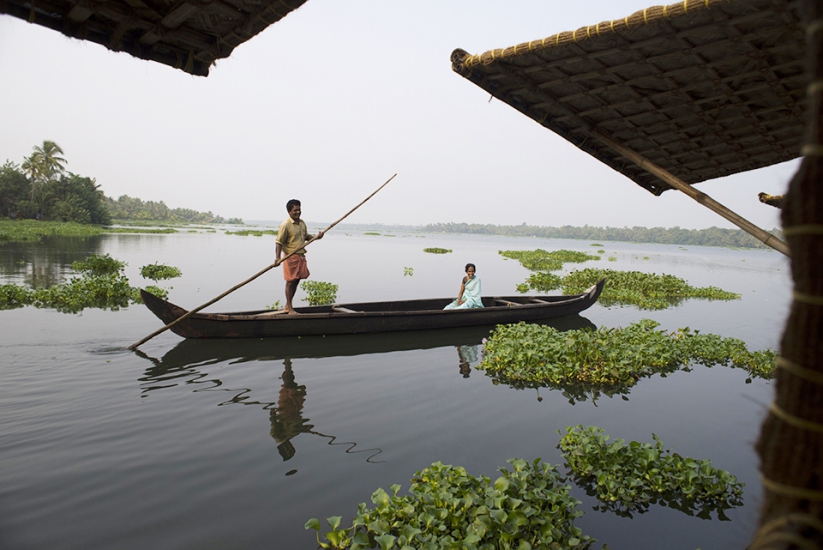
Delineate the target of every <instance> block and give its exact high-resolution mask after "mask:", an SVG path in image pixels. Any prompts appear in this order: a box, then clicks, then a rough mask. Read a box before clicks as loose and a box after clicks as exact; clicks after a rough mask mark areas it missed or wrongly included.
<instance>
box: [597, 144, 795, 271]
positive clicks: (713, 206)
mask: <svg viewBox="0 0 823 550" xmlns="http://www.w3.org/2000/svg"><path fill="white" fill-rule="evenodd" d="M591 134H592V136H594V137H595V138H597V139H598V140H599V141H600V142H602V143H604V144H606V145H608V146H609V147H611V148H612V149H614V150H615V151H617V152H618V153H620V154H621V155H623V156H624V157H626V158H627V159H629V160H631V161H632V162H634V163H635V164H637V165H638V166H640V168H642V169H644V170H646V171H647V172H649V173H650V174H654V175H655V176H657V177H658V178H660V179H662V180H663V181H665V182H666V183H668V184H669V185H671V186H672V187H674V188H675V189H677V190H679V191H682V192H683V193H685V194H687V195H688V196H690V197H691V198H693V199H694V200H696V201H697V202H699V203H700V204H702V205H703V206H705V207H707V208H708V209H709V210H712V211H714V212H716V213H718V214H720V215H721V216H723V217H724V218H726V219H727V220H729V221H730V222H732V223H733V224H735V225H736V226H737V227H739V228H740V229H742V230H743V231H745V232H746V233H749V234H750V235H752V236H753V237H754V238H756V239H757V240H759V241H761V242H762V243H763V244H765V245H767V246H770V247H772V248H774V249H775V250H777V251H778V252H782V253H783V254H785V255H786V256H789V245H787V244H786V243H785V242H784V241H781V240H780V239H778V238H777V237H775V236H774V235H772V234H771V233H769V232H768V231H765V230H763V229H761V228H759V227H757V226H756V225H754V224H753V223H752V222H750V221H749V220H747V219H745V218H743V217H741V216H739V215H738V214H736V213H734V212H732V211H731V210H729V209H728V208H726V207H725V206H723V205H722V204H720V203H719V202H717V201H716V200H714V199H713V198H711V197H710V196H708V195H707V194H706V193H703V192H702V191H698V190H697V189H695V188H694V187H692V186H691V185H689V184H688V183H686V182H685V181H683V180H681V179H680V178H678V177H677V176H675V175H674V174H672V173H671V172H667V171H666V170H664V169H663V168H661V167H659V166H657V165H656V164H655V163H653V162H652V161H650V160H649V159H647V158H646V157H644V156H643V155H641V154H640V153H637V152H636V151H633V150H631V149H629V148H628V147H624V146H623V145H621V144H619V143H617V142H616V141H614V140H613V139H612V138H610V137H609V136H607V135H605V134H603V133H601V132H599V131H597V130H592V131H591Z"/></svg>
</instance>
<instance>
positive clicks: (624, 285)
mask: <svg viewBox="0 0 823 550" xmlns="http://www.w3.org/2000/svg"><path fill="white" fill-rule="evenodd" d="M604 277H605V278H606V286H605V287H604V289H603V293H602V294H601V295H600V299H599V301H600V303H601V304H602V305H604V306H611V305H626V304H632V305H635V306H637V307H638V308H639V309H666V308H668V307H670V306H674V305H678V304H680V303H682V302H683V301H685V300H686V299H688V298H701V299H704V300H739V299H740V295H739V294H735V293H733V292H727V291H725V290H721V289H719V288H717V287H713V286H709V287H693V286H690V285H689V284H688V283H687V282H686V281H685V279H681V278H680V277H675V276H674V275H666V274H661V275H657V274H656V273H642V272H640V271H615V270H612V269H593V268H588V269H582V270H580V271H573V272H572V273H569V274H568V275H566V276H565V277H564V278H563V286H562V288H563V294H578V293H580V292H583V291H585V290H586V289H587V288H589V287H591V286H592V285H594V284H596V283H597V281H599V280H600V279H602V278H604Z"/></svg>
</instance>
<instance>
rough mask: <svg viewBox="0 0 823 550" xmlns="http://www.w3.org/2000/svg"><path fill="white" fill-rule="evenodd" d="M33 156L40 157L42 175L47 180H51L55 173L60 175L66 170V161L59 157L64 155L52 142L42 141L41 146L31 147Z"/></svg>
mask: <svg viewBox="0 0 823 550" xmlns="http://www.w3.org/2000/svg"><path fill="white" fill-rule="evenodd" d="M33 150H34V154H35V155H37V156H38V157H40V159H41V161H42V167H43V172H44V173H43V175H44V176H45V177H46V179H47V180H51V179H52V176H54V175H55V174H56V173H62V172H64V171H65V170H66V169H65V168H64V167H63V165H64V164H68V161H67V160H66V159H64V158H63V157H61V156H59V155H63V154H65V153H64V152H63V149H61V148H60V146H59V145H57V144H56V143H54V142H53V141H48V140H46V141H44V142H43V145H35V146H34V147H33Z"/></svg>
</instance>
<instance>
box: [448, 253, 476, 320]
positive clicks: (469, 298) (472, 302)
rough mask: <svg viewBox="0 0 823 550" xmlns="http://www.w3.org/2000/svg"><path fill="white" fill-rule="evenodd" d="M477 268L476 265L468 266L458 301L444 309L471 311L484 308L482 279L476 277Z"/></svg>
mask: <svg viewBox="0 0 823 550" xmlns="http://www.w3.org/2000/svg"><path fill="white" fill-rule="evenodd" d="M476 272H477V268H476V267H475V266H474V264H466V276H465V277H463V282H462V283H460V293H459V294H458V295H457V300H455V301H453V302H452V303H450V304H449V305H447V306H446V307H444V308H443V309H469V308H475V307H483V300H482V298H481V297H480V277H478V276H477V275H475V273H476Z"/></svg>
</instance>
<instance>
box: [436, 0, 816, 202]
mask: <svg viewBox="0 0 823 550" xmlns="http://www.w3.org/2000/svg"><path fill="white" fill-rule="evenodd" d="M799 6H800V2H799V0H789V1H787V0H686V1H684V2H679V3H677V4H672V5H669V6H654V7H651V8H647V9H645V10H643V11H639V12H637V13H634V14H633V15H630V16H628V17H626V18H624V19H619V20H614V21H606V22H603V23H600V24H597V25H592V26H589V27H582V28H580V29H577V30H576V31H572V32H562V33H560V34H556V35H553V36H549V37H547V38H544V39H539V40H532V41H530V42H524V43H522V44H518V45H516V46H513V47H509V48H505V49H497V50H490V51H487V52H485V53H483V54H479V55H470V54H468V53H466V52H465V51H463V50H459V49H458V50H455V51H454V52H453V53H452V67H453V69H454V71H456V72H457V73H459V74H460V75H462V76H463V77H465V78H467V79H469V80H471V81H472V82H474V83H475V84H477V85H478V86H480V87H481V88H483V89H484V90H486V91H487V92H489V93H490V94H491V95H492V96H494V97H495V98H497V99H499V100H501V101H504V102H505V103H508V104H509V105H511V106H512V107H514V108H515V109H517V110H518V111H520V112H521V113H523V114H525V115H526V116H528V117H530V118H532V119H534V120H535V121H537V122H538V123H540V124H542V125H543V126H545V127H546V128H549V129H550V130H552V131H554V132H555V133H557V134H559V135H560V136H562V137H563V138H565V139H567V140H568V141H570V142H571V143H573V144H574V145H576V146H578V147H579V148H581V149H582V150H584V151H586V152H587V153H589V154H590V155H592V156H594V157H595V158H597V159H598V160H600V161H601V162H603V163H605V164H607V165H609V166H611V167H612V168H614V169H615V170H617V171H619V172H621V173H623V174H624V175H626V176H627V177H629V178H630V179H632V180H633V181H634V182H635V183H637V184H638V185H640V186H642V187H644V188H645V189H647V190H649V191H651V192H652V193H654V194H656V195H659V194H660V193H662V192H663V191H665V190H666V189H668V188H669V186H668V185H667V184H666V183H664V182H663V181H662V180H660V179H658V177H656V176H654V175H652V174H650V173H649V172H647V171H646V170H644V169H642V168H641V167H639V166H638V165H637V164H635V163H633V162H631V161H629V160H627V158H626V157H624V156H622V155H621V154H619V153H617V152H616V151H615V150H614V149H612V148H610V147H608V146H606V145H605V144H604V142H603V141H602V140H598V139H597V138H596V136H597V135H598V134H599V135H601V136H602V135H605V136H608V137H610V138H611V139H612V140H613V141H615V142H618V143H621V144H622V145H624V146H626V147H627V148H629V149H631V150H633V151H635V152H637V153H639V154H640V155H642V156H644V157H646V158H647V159H649V160H650V161H652V162H653V163H655V164H657V165H658V166H660V167H662V168H663V169H665V170H667V171H668V172H671V173H672V174H674V175H675V176H677V177H678V178H680V179H682V180H683V181H685V182H686V183H689V184H694V183H698V182H701V181H705V180H708V179H713V178H717V177H721V176H727V175H730V174H735V173H738V172H743V171H746V170H752V169H754V168H760V167H763V166H769V165H772V164H776V163H779V162H783V161H787V160H790V159H793V158H796V157H798V156H799V155H800V146H801V138H802V134H803V128H804V117H805V109H806V106H805V97H806V92H805V83H806V76H805V72H804V71H805V57H804V56H805V33H804V29H803V28H802V26H801V23H800V14H799V9H800V8H799Z"/></svg>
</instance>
